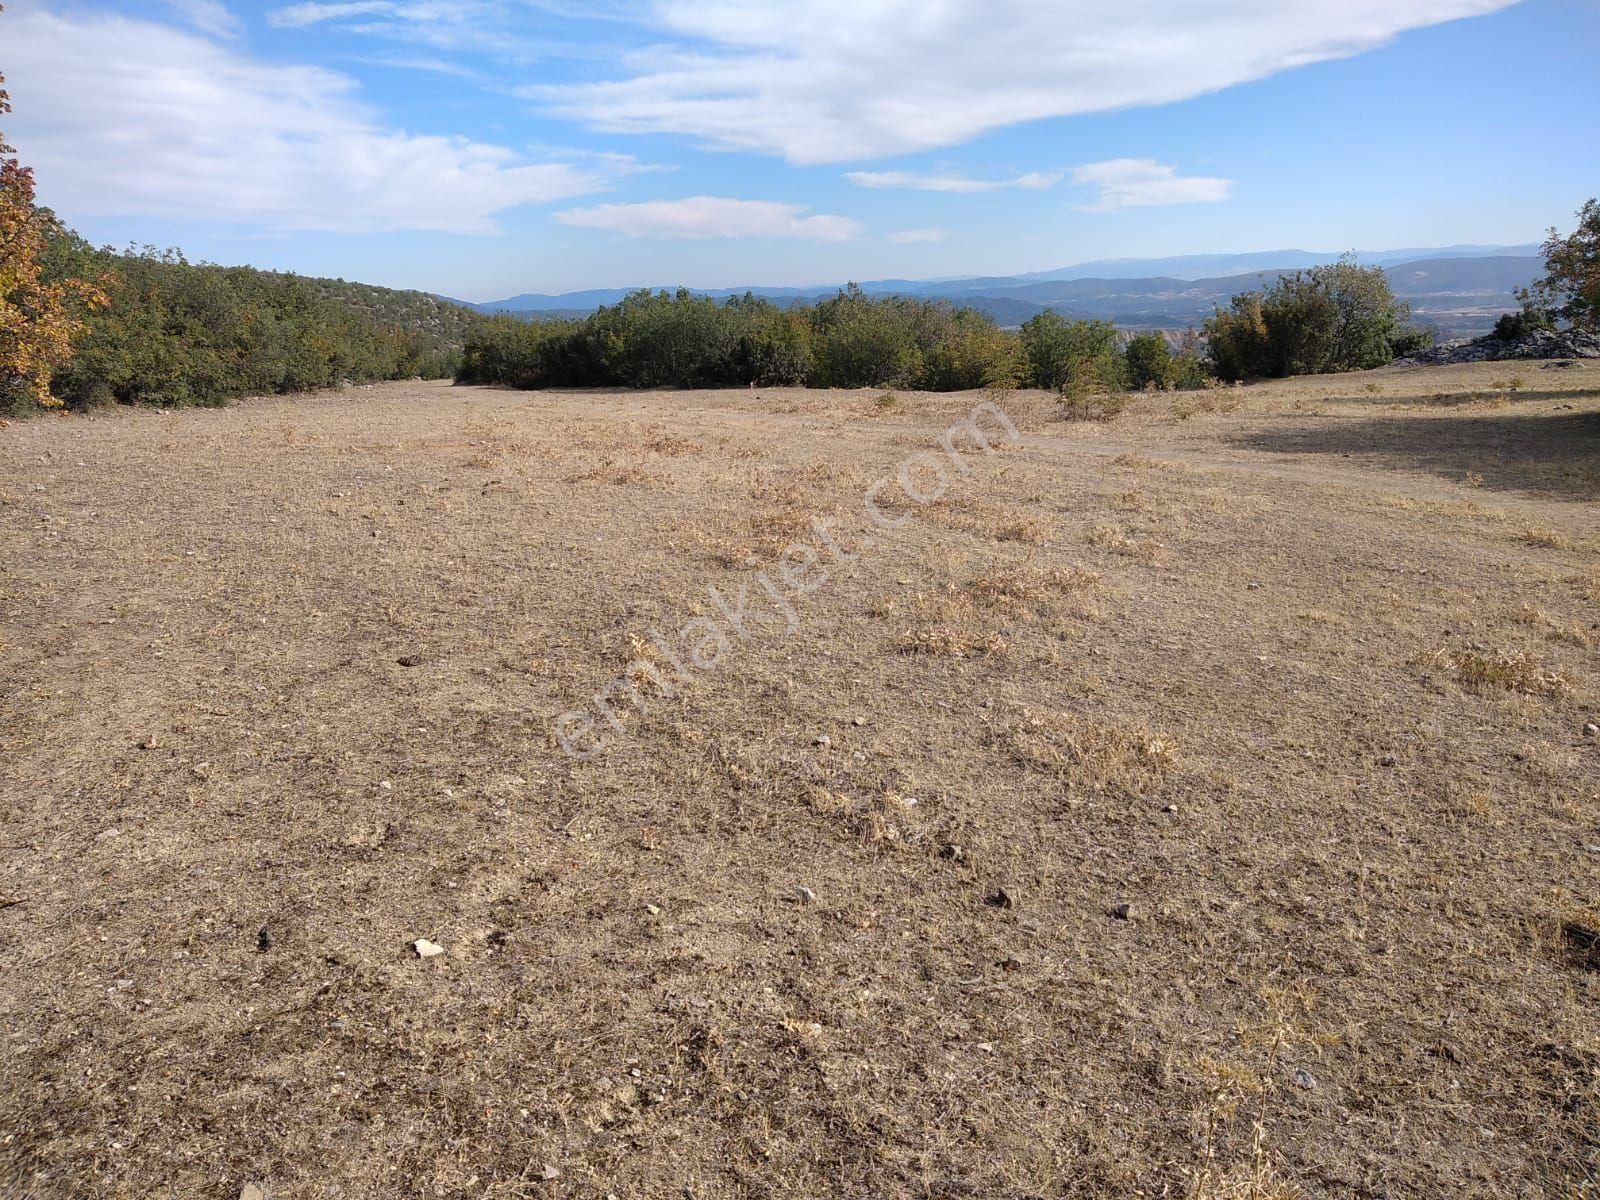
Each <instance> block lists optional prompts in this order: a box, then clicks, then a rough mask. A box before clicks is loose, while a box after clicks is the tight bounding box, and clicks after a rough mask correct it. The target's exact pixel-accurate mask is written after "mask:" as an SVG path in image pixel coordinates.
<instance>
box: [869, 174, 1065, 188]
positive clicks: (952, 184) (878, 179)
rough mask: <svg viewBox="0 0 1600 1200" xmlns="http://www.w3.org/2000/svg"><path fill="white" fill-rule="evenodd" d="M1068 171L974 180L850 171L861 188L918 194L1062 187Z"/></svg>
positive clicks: (963, 176) (957, 176) (941, 176)
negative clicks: (1057, 185)
mask: <svg viewBox="0 0 1600 1200" xmlns="http://www.w3.org/2000/svg"><path fill="white" fill-rule="evenodd" d="M1065 175H1066V172H1065V171H1030V172H1028V173H1027V174H1026V175H1016V176H1013V177H1012V178H1010V179H973V178H971V177H969V176H966V175H950V174H935V175H918V174H916V173H915V172H912V171H846V172H845V175H844V177H845V178H846V179H848V180H849V181H850V182H851V183H853V184H855V185H856V186H857V187H864V188H909V189H910V190H912V191H917V192H998V191H1000V190H1001V189H1002V188H1047V187H1054V186H1055V185H1056V184H1058V183H1060V182H1061V180H1062V178H1063V177H1064V176H1065Z"/></svg>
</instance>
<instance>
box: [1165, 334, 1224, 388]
mask: <svg viewBox="0 0 1600 1200" xmlns="http://www.w3.org/2000/svg"><path fill="white" fill-rule="evenodd" d="M1171 378H1172V386H1173V387H1174V388H1176V389H1177V390H1178V391H1180V392H1191V391H1198V390H1199V389H1200V388H1206V387H1211V386H1213V385H1214V384H1215V383H1216V381H1217V377H1216V376H1215V375H1213V374H1212V373H1211V364H1210V363H1209V362H1207V361H1206V355H1205V349H1204V347H1203V346H1202V345H1201V344H1200V335H1199V334H1198V333H1196V332H1195V331H1194V330H1192V329H1186V330H1184V331H1183V337H1182V339H1180V341H1179V342H1178V352H1177V354H1175V355H1173V357H1172V376H1171Z"/></svg>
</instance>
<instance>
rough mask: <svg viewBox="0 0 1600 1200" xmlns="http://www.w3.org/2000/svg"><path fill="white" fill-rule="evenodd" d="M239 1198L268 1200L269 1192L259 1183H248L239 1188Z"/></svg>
mask: <svg viewBox="0 0 1600 1200" xmlns="http://www.w3.org/2000/svg"><path fill="white" fill-rule="evenodd" d="M239 1200H267V1193H266V1191H265V1190H263V1188H262V1187H261V1185H260V1184H259V1183H247V1184H245V1185H244V1186H243V1187H242V1188H240V1189H239Z"/></svg>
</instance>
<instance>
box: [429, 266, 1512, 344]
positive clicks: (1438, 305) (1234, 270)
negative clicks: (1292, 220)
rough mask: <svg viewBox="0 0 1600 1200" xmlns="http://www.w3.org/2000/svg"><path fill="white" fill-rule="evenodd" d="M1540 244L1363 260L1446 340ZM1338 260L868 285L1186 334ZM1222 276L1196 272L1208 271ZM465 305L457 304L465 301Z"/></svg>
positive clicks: (1463, 330) (1477, 323)
mask: <svg viewBox="0 0 1600 1200" xmlns="http://www.w3.org/2000/svg"><path fill="white" fill-rule="evenodd" d="M1535 250H1536V247H1533V246H1512V247H1504V248H1497V247H1480V246H1452V247H1446V248H1444V249H1441V250H1435V251H1429V250H1401V251H1381V252H1374V253H1370V254H1362V255H1360V256H1359V257H1360V260H1361V261H1362V262H1364V263H1370V264H1373V265H1380V266H1382V267H1383V268H1384V270H1385V272H1386V273H1387V274H1388V276H1389V281H1390V285H1391V286H1392V287H1393V288H1394V290H1395V294H1396V295H1398V296H1399V297H1400V298H1401V299H1403V300H1405V301H1407V302H1408V303H1409V304H1410V305H1411V307H1412V311H1413V313H1414V315H1415V317H1416V319H1417V320H1418V321H1419V322H1420V323H1422V324H1425V325H1430V326H1433V327H1434V328H1436V329H1437V330H1438V331H1439V333H1440V334H1441V335H1442V336H1446V337H1461V336H1468V335H1472V334H1478V333H1482V332H1484V331H1486V330H1487V329H1488V328H1489V327H1490V326H1491V325H1493V323H1494V320H1495V318H1496V317H1497V316H1499V315H1500V313H1502V312H1504V311H1506V310H1507V309H1509V308H1514V307H1515V306H1516V295H1515V293H1516V290H1517V289H1518V288H1520V287H1524V286H1526V285H1527V284H1528V283H1530V282H1531V281H1532V280H1533V279H1534V277H1535V276H1537V275H1538V274H1539V270H1540V260H1539V258H1538V256H1537V254H1536V253H1535ZM1336 257H1337V255H1333V254H1318V253H1314V252H1311V251H1304V250H1283V251H1264V252H1260V253H1254V254H1237V255H1189V256H1185V257H1181V258H1171V259H1149V260H1107V261H1102V262H1094V263H1083V264H1079V265H1078V266H1075V267H1063V268H1060V269H1058V270H1054V271H1043V272H1033V273H1029V274H1025V275H1008V276H983V277H972V278H963V279H941V280H912V279H879V280H873V281H870V282H867V283H863V284H862V285H861V287H862V288H863V290H865V291H867V292H870V293H872V294H874V295H906V296H918V297H923V298H930V297H937V298H943V299H948V300H950V301H952V302H954V303H957V304H964V305H969V306H971V307H973V308H976V309H980V310H981V311H983V312H986V313H988V314H989V315H990V316H992V317H993V318H994V319H995V320H996V321H998V322H1000V324H1002V325H1020V324H1021V323H1022V322H1024V321H1026V320H1027V319H1028V318H1029V317H1032V316H1034V315H1035V314H1036V313H1040V312H1043V311H1044V310H1045V309H1054V310H1055V311H1057V312H1060V313H1063V314H1065V315H1069V316H1073V317H1090V318H1098V319H1102V320H1113V321H1115V322H1116V323H1117V324H1118V325H1120V326H1123V327H1125V328H1129V329H1182V328H1185V327H1188V326H1191V325H1198V324H1199V323H1200V322H1202V321H1204V320H1205V319H1206V317H1208V316H1209V315H1210V314H1211V313H1212V311H1213V310H1214V309H1215V308H1216V307H1217V306H1218V305H1226V304H1227V303H1228V300H1229V299H1230V298H1231V297H1232V296H1234V295H1235V294H1237V293H1239V292H1245V291H1252V290H1255V289H1257V288H1261V287H1266V286H1269V285H1270V284H1271V283H1272V282H1273V281H1274V280H1275V279H1277V278H1278V277H1279V276H1281V275H1282V274H1284V273H1286V272H1288V271H1293V270H1300V269H1303V268H1305V267H1309V266H1314V265H1316V264H1318V263H1324V262H1329V261H1331V260H1332V259H1333V258H1336ZM1207 268H1208V269H1210V270H1212V271H1214V272H1215V273H1211V274H1199V275H1196V274H1194V272H1195V271H1197V270H1201V269H1207ZM634 290H637V289H633V288H596V289H591V290H587V291H580V292H566V293H561V294H541V293H525V294H523V295H519V296H512V297H509V298H507V299H505V300H496V301H490V302H487V303H481V304H473V305H470V306H469V307H472V308H476V309H478V310H479V311H480V312H488V313H494V312H503V313H514V314H516V315H519V316H527V317H530V318H534V317H540V318H551V317H557V316H582V315H584V314H586V313H589V312H592V311H594V309H596V308H598V307H600V306H601V305H605V304H615V303H616V302H617V301H619V300H621V299H622V298H623V297H624V296H626V295H628V294H629V292H631V291H634ZM696 290H697V291H699V292H700V294H702V295H708V296H713V297H716V298H718V299H721V298H724V297H727V296H734V295H743V294H744V293H745V292H747V291H748V292H752V293H754V294H755V295H757V296H763V297H766V298H767V299H769V300H772V301H774V302H775V303H779V304H785V303H808V302H813V301H816V300H818V299H823V298H826V297H828V296H831V295H832V294H833V293H834V292H836V291H837V290H838V285H829V286H819V287H811V288H793V287H786V288H773V287H750V288H742V287H740V288H715V289H696ZM458 303H460V302H458Z"/></svg>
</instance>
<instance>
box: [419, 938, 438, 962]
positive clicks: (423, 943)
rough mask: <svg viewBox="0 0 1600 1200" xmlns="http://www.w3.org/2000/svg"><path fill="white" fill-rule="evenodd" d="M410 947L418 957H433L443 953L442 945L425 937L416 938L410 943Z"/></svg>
mask: <svg viewBox="0 0 1600 1200" xmlns="http://www.w3.org/2000/svg"><path fill="white" fill-rule="evenodd" d="M411 948H412V949H413V950H415V951H416V952H417V957H418V958H433V957H434V956H435V955H438V954H443V953H444V947H443V946H441V945H439V943H438V942H430V941H429V940H428V939H427V938H418V939H417V940H416V941H414V942H412V943H411Z"/></svg>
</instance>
